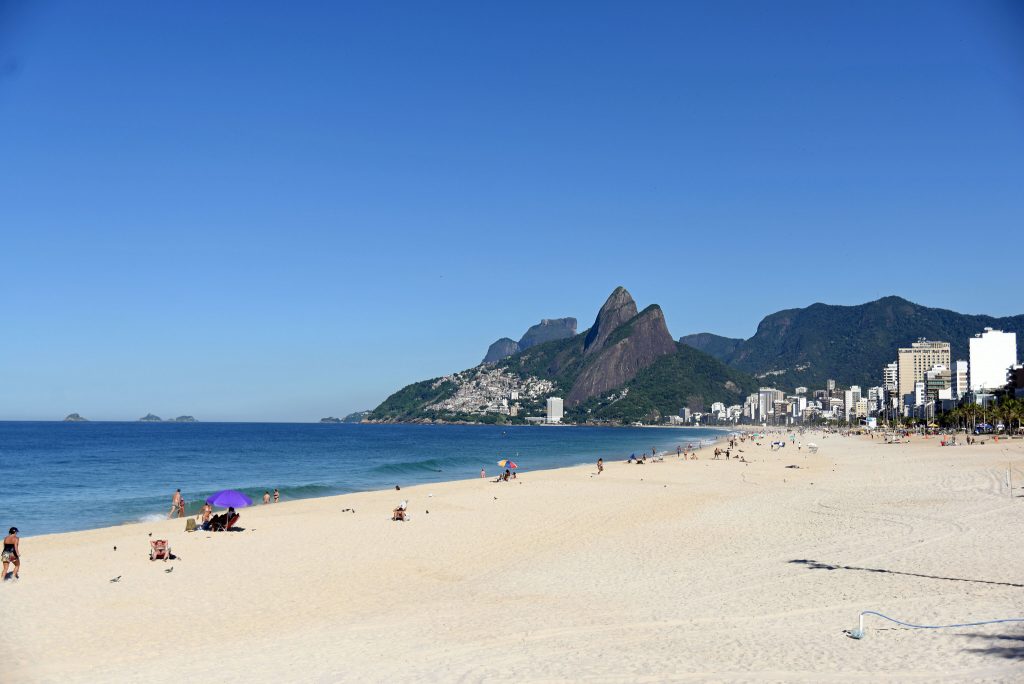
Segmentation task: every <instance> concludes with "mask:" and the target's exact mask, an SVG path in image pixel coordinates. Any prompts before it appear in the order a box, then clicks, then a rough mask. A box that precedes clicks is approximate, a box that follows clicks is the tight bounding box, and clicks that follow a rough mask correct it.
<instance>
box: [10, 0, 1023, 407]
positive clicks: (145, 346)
mask: <svg viewBox="0 0 1024 684" xmlns="http://www.w3.org/2000/svg"><path fill="white" fill-rule="evenodd" d="M364 5H365V6H361V7H360V6H356V5H355V4H349V3H328V2H324V3H261V2H244V3H242V2H223V3H210V2H184V1H178V2H145V3H140V2H95V3H82V2H52V1H45V0H43V1H41V2H32V3H29V2H10V1H7V2H4V1H3V0H0V335H2V342H0V419H54V418H61V417H63V416H64V415H65V414H66V413H69V412H71V411H77V412H80V413H82V414H83V415H86V416H88V417H90V418H94V419H134V418H137V417H138V416H141V415H143V414H145V413H147V412H150V411H152V412H154V413H157V414H159V415H163V416H165V417H167V416H174V415H180V414H192V415H195V416H197V417H198V418H200V419H204V420H299V421H303V420H316V419H319V418H320V417H321V416H325V415H340V414H344V413H346V412H349V411H353V410H357V409H362V408H370V407H373V406H375V405H376V404H377V403H378V402H379V401H381V400H382V399H383V398H385V397H386V396H387V395H388V394H389V393H390V392H391V391H393V390H395V389H397V388H398V387H400V386H402V385H404V384H406V383H408V382H411V381H414V380H418V379H423V378H426V377H433V376H436V375H440V374H443V373H445V372H450V371H453V370H458V369H461V368H465V367H468V366H471V365H473V364H475V363H477V362H478V361H479V360H480V358H481V357H482V356H483V353H484V351H485V350H486V348H487V345H488V344H489V343H490V342H492V341H493V340H495V339H496V338H498V337H501V336H510V337H513V338H518V337H519V335H521V334H522V332H523V331H525V329H526V328H527V327H528V326H529V325H531V324H532V323H534V322H536V321H538V320H539V319H541V318H543V317H560V316H576V317H577V318H579V319H580V328H581V329H583V328H585V327H586V326H588V325H589V324H590V323H591V322H592V320H593V317H594V315H595V314H596V311H597V309H598V307H599V306H600V305H601V303H602V302H603V301H604V299H605V298H606V297H607V295H608V294H609V292H610V291H611V290H612V289H613V288H614V287H615V286H616V285H619V284H622V285H624V286H626V287H627V288H628V289H629V290H630V291H631V292H632V293H633V295H634V297H635V298H636V299H637V301H638V303H639V304H640V306H641V307H642V306H644V305H646V304H649V303H659V304H661V305H662V307H663V308H664V310H665V313H666V317H667V319H668V323H669V328H670V330H671V331H672V333H673V334H674V335H676V336H679V335H682V334H686V333H691V332H699V331H712V332H717V333H720V334H725V335H730V336H737V337H746V336H749V335H751V334H752V333H753V331H754V330H755V328H756V325H757V323H758V321H759V320H760V319H761V318H762V317H763V316H765V315H767V314H769V313H771V312H774V311H777V310H779V309H783V308H788V307H794V306H805V305H808V304H811V303H813V302H817V301H823V302H827V303H835V304H855V303H861V302H864V301H868V300H871V299H875V298H877V297H880V296H883V295H887V294H899V295H901V296H904V297H907V298H908V299H911V300H913V301H916V302H919V303H922V304H926V305H930V306H941V307H945V308H951V309H955V310H959V311H964V312H971V313H989V314H993V315H1008V314H1017V313H1024V306H1022V304H1021V299H1020V286H1019V281H1018V280H1017V279H1016V277H1015V276H1013V275H1011V271H1009V270H1006V269H1012V268H1014V266H1013V265H1012V263H1019V257H1017V258H1010V256H1009V250H1010V248H1011V247H1012V248H1014V249H1016V250H1018V251H1019V248H1020V235H1021V234H1022V230H1021V228H1022V227H1024V192H1022V191H1021V189H1022V188H1024V10H1022V9H1021V5H1019V4H1016V3H1013V2H960V3H957V2H918V3H913V2H911V3H889V2H879V3H853V2H850V3H840V2H824V3H823V2H800V3H794V2H772V3H767V2H748V3H730V2H724V3H722V2H715V3H712V2H707V3H681V2H670V3H625V2H623V3H593V2H587V3H505V4H502V5H498V4H497V3H465V4H456V3H408V4H400V3H364ZM1011 262H1012V263H1011ZM997 269H999V270H997ZM1018 270H1019V268H1018ZM1015 282H1016V284H1014V283H1015Z"/></svg>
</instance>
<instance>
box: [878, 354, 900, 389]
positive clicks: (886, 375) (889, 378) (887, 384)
mask: <svg viewBox="0 0 1024 684" xmlns="http://www.w3.org/2000/svg"><path fill="white" fill-rule="evenodd" d="M899 369H900V366H899V363H897V362H896V361H893V362H892V363H889V364H886V366H885V367H884V368H882V387H884V388H885V391H886V392H888V393H889V394H896V392H898V391H899V382H900V370H899Z"/></svg>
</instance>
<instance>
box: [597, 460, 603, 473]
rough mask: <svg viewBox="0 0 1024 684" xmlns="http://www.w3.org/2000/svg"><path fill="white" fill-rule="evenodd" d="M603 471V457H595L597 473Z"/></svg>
mask: <svg viewBox="0 0 1024 684" xmlns="http://www.w3.org/2000/svg"><path fill="white" fill-rule="evenodd" d="M603 472H604V459H603V458H599V459H597V474H598V475H600V474H601V473H603Z"/></svg>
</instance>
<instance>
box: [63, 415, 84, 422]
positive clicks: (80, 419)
mask: <svg viewBox="0 0 1024 684" xmlns="http://www.w3.org/2000/svg"><path fill="white" fill-rule="evenodd" d="M64 422H65V423H88V422H89V419H88V418H83V417H82V416H80V415H78V414H77V413H69V414H68V415H67V416H66V417H65V418H64Z"/></svg>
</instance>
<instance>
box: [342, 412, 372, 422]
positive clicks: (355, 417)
mask: <svg viewBox="0 0 1024 684" xmlns="http://www.w3.org/2000/svg"><path fill="white" fill-rule="evenodd" d="M368 415H370V411H368V410H367V411H356V412H355V413H350V414H348V415H347V416H345V417H344V418H342V419H341V422H343V423H361V422H363V419H364V418H366V417H367V416H368Z"/></svg>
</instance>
